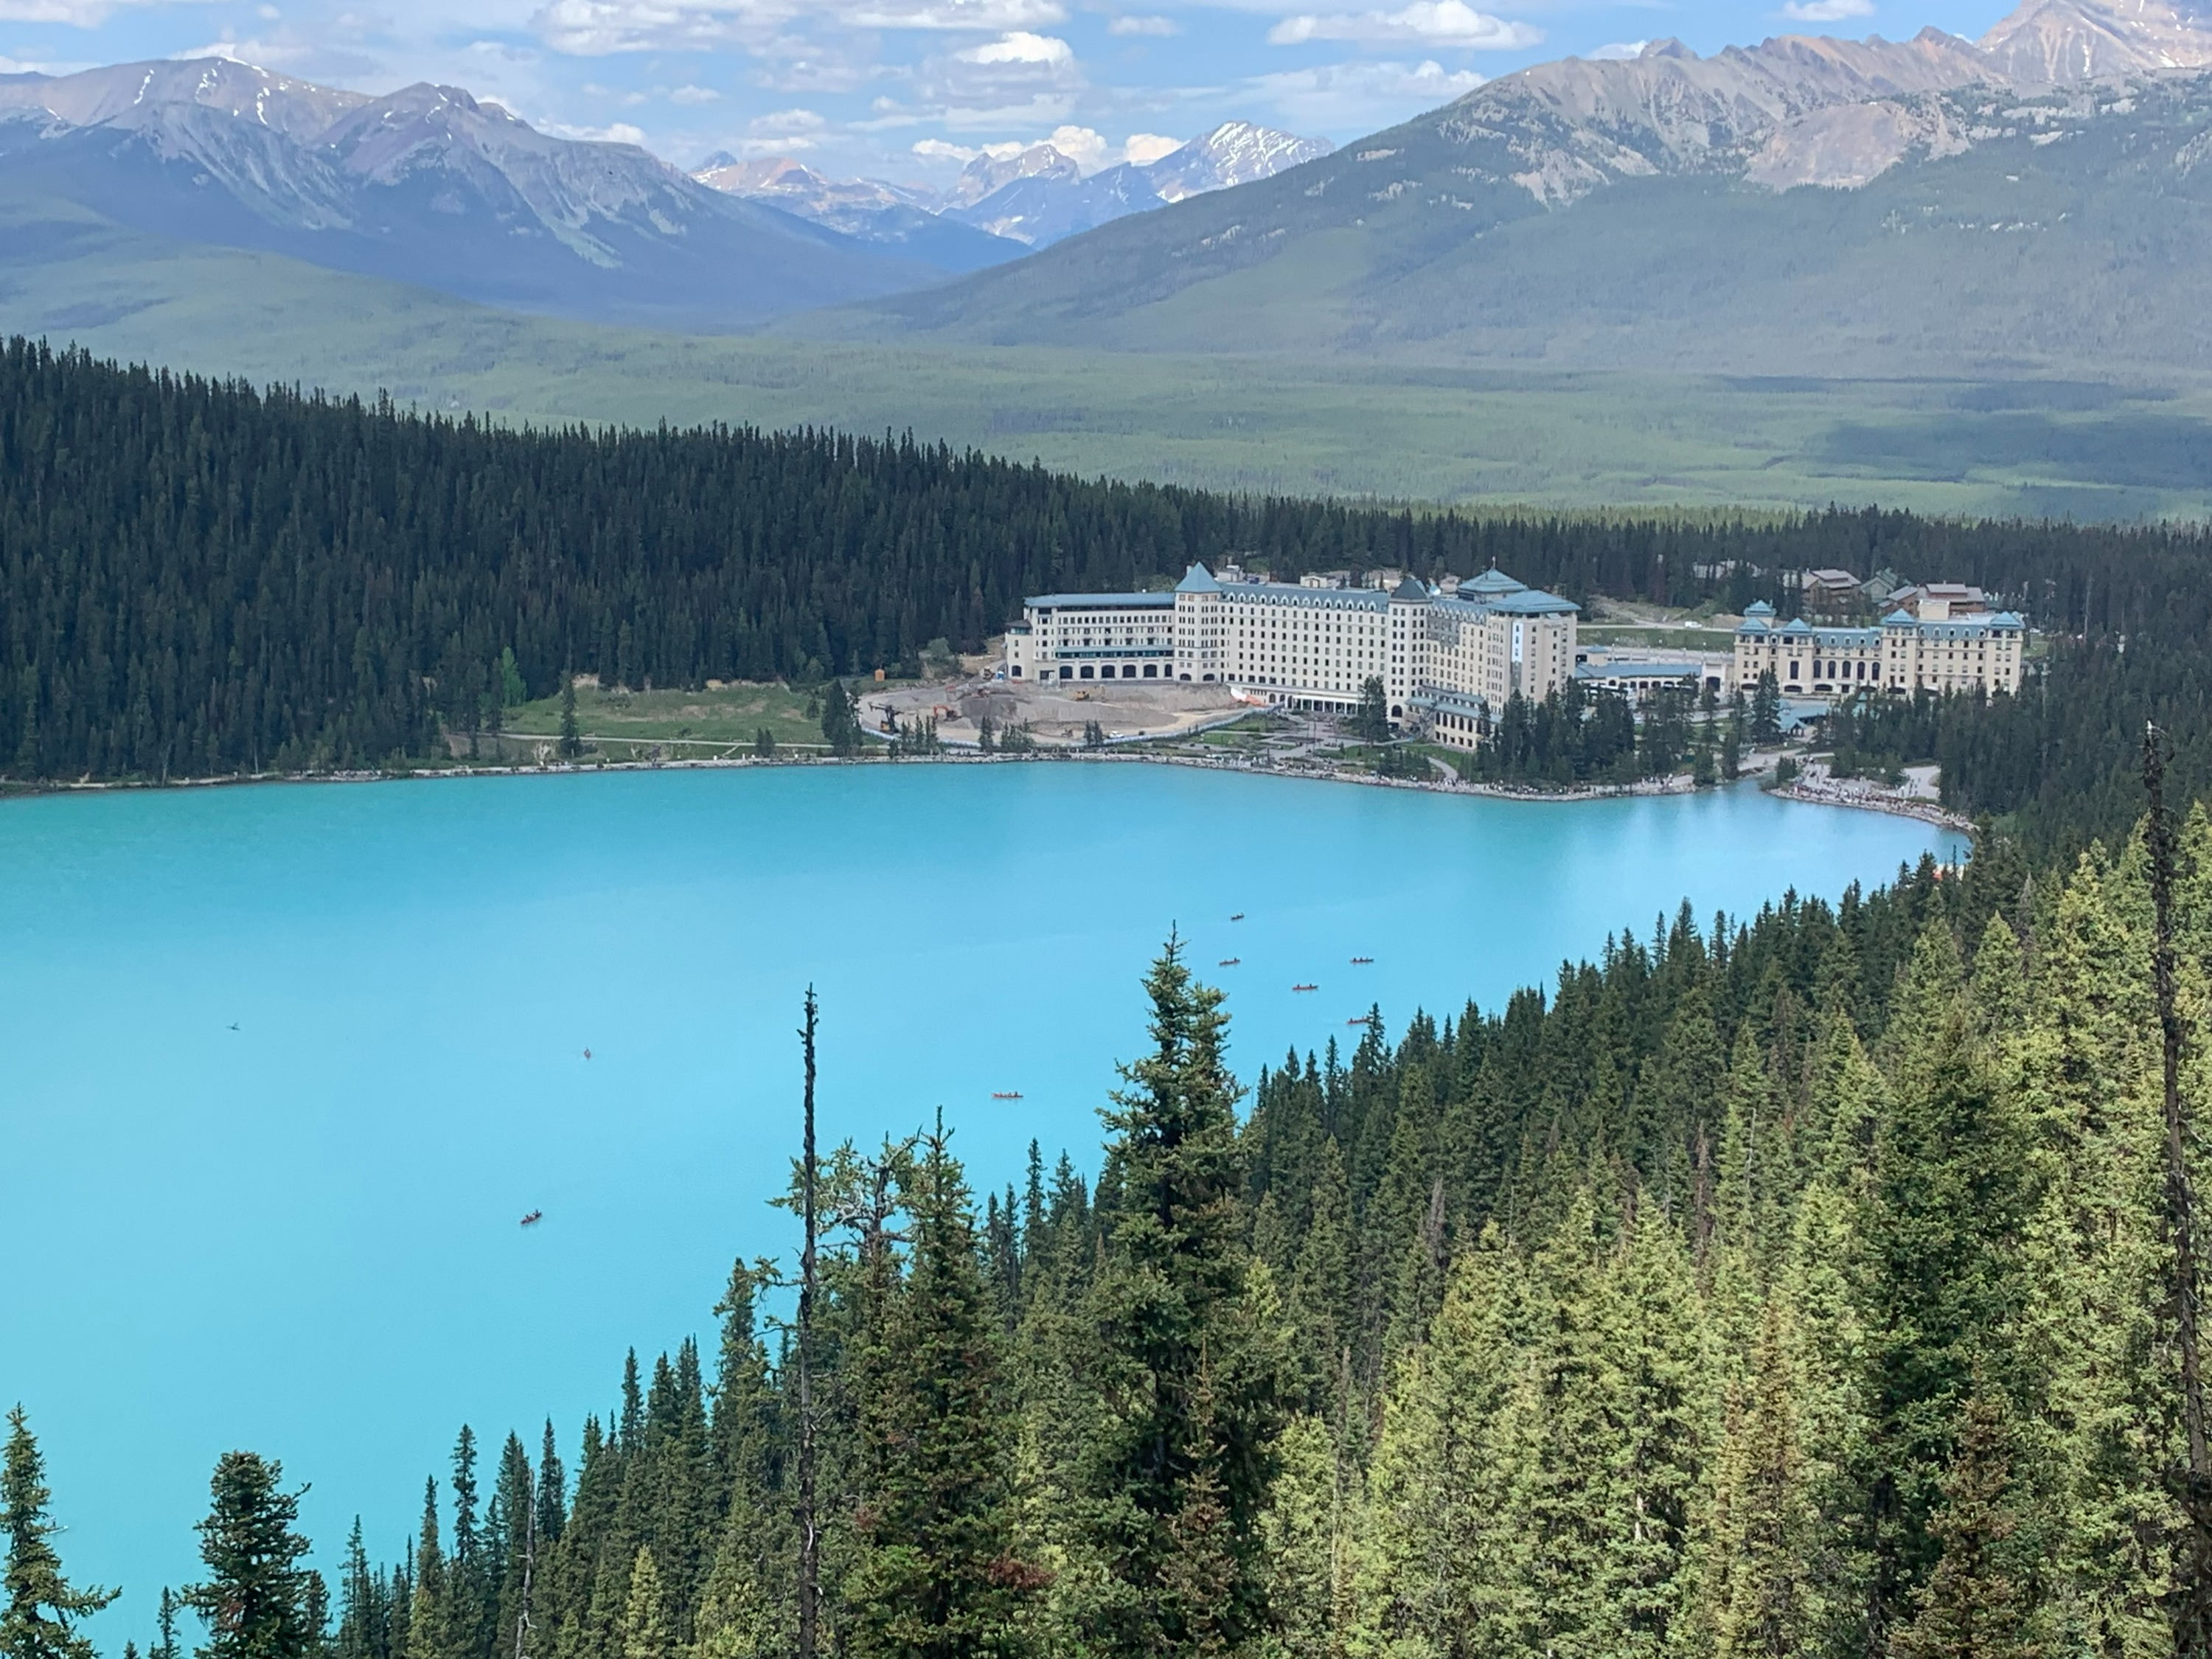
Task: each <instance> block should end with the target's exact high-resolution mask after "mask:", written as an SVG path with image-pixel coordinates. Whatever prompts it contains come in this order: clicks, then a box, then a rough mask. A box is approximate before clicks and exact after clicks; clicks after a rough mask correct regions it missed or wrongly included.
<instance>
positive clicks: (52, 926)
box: [0, 764, 1957, 1652]
mask: <svg viewBox="0 0 2212 1659" xmlns="http://www.w3.org/2000/svg"><path fill="white" fill-rule="evenodd" d="M1931 849H1932V850H1935V851H1936V852H1937V853H1938V854H1939V855H1941V856H1947V857H1948V856H1951V855H1953V854H1954V853H1955V852H1956V850H1957V843H1956V841H1955V838H1954V837H1952V836H1949V835H1948V834H1945V833H1943V832H1942V831H1939V830H1936V829H1932V828H1930V827H1929V826H1928V825H1925V824H1922V823H1915V822H1912V821H1910V820H1906V819H1901V818H1893V817H1881V816H1878V815H1875V814H1873V813H1864V812H1854V811H1841V810H1836V809H1831V808H1823V807H1815V806H1806V805H1794V804H1791V803H1787V802H1782V801H1777V800H1773V799H1769V798H1767V797H1765V796H1764V795H1761V794H1759V793H1757V792H1756V791H1754V790H1752V789H1749V788H1738V789H1734V790H1730V791H1727V792H1723V793H1709V794H1706V795H1704V796H1701V797H1696V798H1679V797H1678V798H1668V799H1633V800H1617V801H1601V802H1577V803H1570V804H1533V803H1522V802H1510V801H1498V800H1486V799H1466V798H1452V797H1446V796H1441V795H1435V794H1426V793H1413V792H1404V791H1395V790H1383V789H1373V788H1357V787H1346V786H1332V785H1327V784H1322V783H1317V782H1305V781H1290V780H1281V779H1272V778H1265V777H1248V776H1241V775H1233V774H1227V773H1217V772H1206V771H1200V770H1190V769H1175V768H1167V767H1155V766H1142V765H1080V764H1035V765H1027V766H999V767H990V768H979V767H956V766H913V767H906V768H895V767H887V766H873V767H867V768H826V767H825V768H811V769H808V768H798V769H763V770H757V771H721V772H706V771H702V772H645V773H629V774H618V775H599V776H544V777H520V778H512V779H483V780H471V781H435V782H412V783H386V784H373V785H321V786H277V787H256V788H241V789H211V790H192V791H172V792H166V793H152V792H148V793H117V794H112V795H102V796H90V795H85V796H70V797H49V798H43V799H27V800H21V801H16V802H12V803H9V804H7V805H4V806H0V1011H4V1012H0V1042H4V1047H5V1062H4V1066H5V1069H4V1072H0V1180H4V1182H5V1188H4V1190H5V1192H6V1194H7V1200H6V1202H7V1215H8V1234H9V1245H8V1252H7V1257H6V1265H5V1267H4V1270H0V1333H4V1335H0V1345H4V1346H0V1401H9V1402H12V1401H16V1400H19V1399H20V1400H21V1401H22V1402H23V1404H24V1405H25V1407H27V1410H28V1411H29V1413H30V1417H31V1421H32V1425H33V1428H34V1430H35V1431H37V1432H38V1433H39V1434H40V1437H41V1440H42V1442H43V1443H44V1446H45V1448H46V1454H47V1459H48V1472H49V1475H50V1477H51V1480H52V1485H53V1486H54V1489H55V1498H56V1506H57V1511H58V1518H59V1519H60V1520H62V1521H63V1522H64V1523H65V1524H66V1525H67V1527H68V1528H69V1530H68V1531H67V1533H66V1534H64V1538H63V1539H62V1547H63V1551H64V1560H65V1562H66V1563H67V1564H68V1565H69V1567H70V1570H71V1571H73V1573H74V1574H75V1575H76V1576H77V1577H79V1578H81V1579H82V1578H90V1579H94V1580H97V1581H104V1582H106V1583H120V1584H121V1585H122V1586H123V1587H124V1589H125V1600H124V1601H123V1602H122V1603H120V1604H119V1605H118V1608H117V1609H116V1610H115V1611H113V1612H111V1613H107V1614H105V1615H103V1616H102V1617H101V1619H100V1621H99V1622H98V1624H97V1626H95V1627H94V1633H95V1634H96V1635H97V1636H98V1637H99V1638H100V1640H101V1642H102V1644H103V1646H104V1647H105V1648H106V1649H107V1650H109V1651H110V1652H112V1651H114V1650H119V1648H120V1646H121V1644H122V1640H123V1638H124V1637H125V1636H126V1635H130V1636H134V1637H136V1638H138V1639H139V1640H140V1641H141V1642H142V1643H143V1641H144V1639H145V1638H147V1636H148V1635H149V1633H150V1632H151V1629H152V1620H153V1613H152V1602H153V1601H154V1600H155V1596H156V1595H157V1594H158V1591H159V1589H160V1587H161V1585H162V1584H163V1583H172V1584H180V1583H185V1582H187V1581H188V1580H190V1579H191V1578H192V1577H195V1576H197V1565H198V1563H197V1555H196V1539H195V1536H194V1534H193V1533H192V1530H191V1523H192V1522H194V1521H195V1520H197V1518H198V1517H199V1516H201V1515H202V1514H204V1512H205V1507H206V1481H207V1476H208V1473H209V1471H210V1468H212V1466H213V1464H214V1462H215V1459H216V1455H218V1454H219V1453H220V1452H222V1451H223V1450H226V1449H230V1448H233V1447H249V1448H252V1449H255V1450H258V1451H261V1452H264V1453H265V1454H268V1455H271V1456H275V1457H278V1458H281V1459H282V1460H283V1464H284V1468H285V1472H286V1474H287V1477H288V1479H289V1480H290V1481H292V1482H293V1483H295V1484H296V1483H300V1482H307V1483H311V1484H312V1488H313V1490H312V1491H311V1492H310V1493H309V1494H308V1496H307V1499H306V1501H305V1504H304V1505H303V1516H304V1520H305V1523H306V1526H307V1530H308V1532H309V1533H310V1534H311V1535H312V1536H313V1538H314V1539H315V1540H316V1541H317V1543H318V1545H319V1550H320V1555H321V1559H322V1560H323V1562H324V1564H325V1565H326V1566H327V1565H329V1563H330V1562H331V1559H332V1558H334V1557H335V1555H336V1554H337V1550H338V1549H339V1547H341V1545H342V1544H343V1538H344V1534H345V1529H346V1528H347V1526H348V1525H349V1523H350V1522H351V1520H352V1517H353V1516H355V1515H356V1513H358V1514H360V1515H361V1516H362V1517H363V1520H364V1522H365V1524H366V1526H367V1528H368V1537H369V1541H370V1546H371V1548H372V1550H373V1552H374V1553H376V1554H378V1555H379V1556H380V1557H381V1558H384V1559H396V1558H397V1557H398V1555H399V1554H400V1553H401V1552H403V1551H404V1549H406V1548H407V1547H408V1546H409V1542H410V1534H411V1529H412V1528H413V1525H414V1522H415V1519H416V1515H417V1513H418V1506H419V1504H420V1502H421V1495H422V1477H423V1475H424V1474H426V1473H428V1472H430V1471H433V1470H436V1471H439V1472H441V1474H442V1472H443V1470H444V1468H445V1466H446V1458H447V1452H448V1449H449V1448H450V1447H451V1445H452V1443H453V1435H454V1432H455V1431H456V1429H457V1428H458V1427H459V1425H460V1424H461V1422H462V1421H464V1420H467V1421H469V1422H471V1423H472V1424H473V1425H475V1426H476V1429H477V1434H478V1436H479V1438H480V1439H481V1440H483V1442H484V1443H485V1444H486V1449H487V1453H489V1452H490V1451H491V1450H492V1449H495V1447H496V1445H497V1443H498V1442H499V1441H500V1440H501V1439H502V1438H504V1437H505V1436H506V1434H507V1431H508V1430H509V1429H510V1428H514V1429H519V1430H520V1431H522V1432H523V1434H524V1437H525V1438H526V1440H528V1441H529V1442H530V1443H532V1444H533V1445H534V1444H535V1439H536V1435H537V1431H538V1426H539V1425H541V1424H542V1423H543V1422H544V1419H545V1418H546V1417H547V1416H548V1415H549V1414H550V1416H551V1417H552V1418H553V1419H554V1420H555V1422H556V1425H558V1428H559V1431H560V1435H561V1439H562V1445H563V1448H564V1451H565V1452H566V1453H567V1454H568V1455H570V1456H571V1457H572V1458H573V1454H574V1444H575V1437H576V1435H577V1432H578V1430H579V1427H580V1422H581V1419H582V1417H583V1414H584V1413H586V1412H587V1411H593V1410H596V1411H600V1412H602V1413H604V1412H605V1410H606V1409H607V1407H609V1406H610V1405H611V1403H612V1402H613V1401H614V1398H615V1394H616V1385H617V1379H618V1376H619V1370H620V1365H621V1361H622V1356H623V1350H624V1349H625V1348H626V1347H629V1346H632V1345H635V1346H636V1347H637V1348H638V1349H639V1350H640V1352H641V1354H642V1355H644V1356H645V1357H646V1358H647V1359H648V1360H649V1358H650V1357H651V1355H652V1354H653V1352H657V1351H659V1350H660V1349H662V1348H665V1347H668V1346H672V1345H673V1344H675V1343H676V1342H677V1341H678V1340H680V1339H681V1338H683V1337H684V1335H685V1334H690V1333H696V1334H701V1335H702V1336H705V1335H707V1334H709V1332H710V1329H711V1326H712V1322H713V1321H712V1316H711V1315H710V1313H709V1311H708V1310H710V1309H711V1307H712V1306H713V1304H714V1300H715V1298H716V1297H717V1295H718V1294H719V1292H720V1288H721V1285H722V1282H723V1279H724V1278H725V1276H726V1273H727V1269H728V1266H729V1263H730V1261H731V1259H732V1256H733V1255H737V1254H738V1253H741V1252H742V1253H744V1254H747V1255H751V1254H755V1253H759V1252H764V1251H774V1250H778V1249H784V1248H785V1247H786V1246H787V1243H788V1242H789V1239H790V1232H789V1230H788V1229H787V1227H786V1225H784V1218H783V1217H782V1215H781V1212H774V1211H770V1210H769V1209H768V1208H767V1207H766V1206H765V1204H764V1200H766V1198H767V1197H768V1196H769V1194H771V1193H772V1192H774V1191H775V1190H777V1189H779V1188H781V1186H782V1184H783V1182H784V1180H785V1178H786V1173H787V1170H788V1167H789V1165H788V1158H789V1157H790V1156H791V1154H792V1152H793V1151H794V1149H795V1146H796V1140H797V1126H798V1103H799V1057H798V1048H797V1043H796V1041H795V1039H794V1037H793V1028H794V1027H795V1025H796V1024H797V1022H798V1017H799V999H800V997H801V994H803V992H804V990H805V987H806V985H807V984H808V982H809V981H811V982H812V983H813V984H814V985H816V986H817V987H818V989H819V992H820V994H821V997H822V1002H823V1018H822V1045H823V1046H822V1066H821V1093H820V1103H821V1114H822V1122H823V1133H824V1135H825V1144H827V1143H834V1142H835V1141H836V1140H837V1139H841V1138H843V1137H846V1136H851V1137H854V1138H855V1139H859V1140H860V1141H861V1142H863V1143H864V1144H872V1143H873V1142H875V1141H876V1140H878V1139H879V1138H880V1137H881V1136H882V1135H884V1133H892V1132H898V1133H902V1132H905V1131H908V1130H911V1129H913V1128H915V1127H917V1126H919V1125H920V1124H921V1123H922V1122H923V1121H925V1120H927V1118H928V1116H929V1115H931V1114H932V1112H933V1110H934V1109H936V1108H938V1107H939V1106H942V1107H943V1108H944V1109H945V1115H946V1118H947V1121H949V1122H950V1123H951V1125H952V1126H953V1127H955V1129H956V1131H957V1139H956V1141H955V1146H956V1148H957V1150H958V1151H959V1152H961V1153H962V1154H963V1156H964V1157H965V1158H967V1159H968V1160H969V1165H970V1169H971V1171H972V1173H973V1175H974V1176H975V1180H976V1182H977V1184H978V1187H979V1189H980V1188H982V1187H985V1186H993V1185H998V1186H1003V1184H1004V1183H1005V1182H1007V1181H1008V1180H1011V1179H1015V1178H1017V1177H1018V1175H1019V1173H1020V1170H1021V1167H1022V1164H1023V1161H1024V1155H1025V1149H1026V1147H1027V1145H1028V1142H1029V1140H1030V1137H1031V1136H1033V1135H1034V1136H1036V1138H1038V1139H1040V1140H1041V1141H1042V1143H1043V1146H1044V1149H1045V1153H1046V1156H1047V1158H1048V1160H1049V1159H1050V1158H1052V1157H1053V1156H1054V1155H1055V1154H1056V1153H1057V1152H1059V1151H1060V1149H1062V1148H1063V1147H1065V1148H1066V1149H1068V1150H1069V1151H1070V1152H1072V1153H1073V1156H1074V1158H1075V1159H1076V1161H1077V1162H1078V1163H1079V1164H1080V1165H1082V1166H1083V1167H1084V1168H1085V1170H1089V1169H1091V1168H1094V1167H1095V1165H1096V1161H1097V1143H1098V1138H1099V1131H1098V1126H1097V1118H1096V1115H1095V1114H1096V1109H1097V1107H1098V1106H1099V1105H1100V1104H1101V1103H1103V1100H1104V1097H1105V1094H1106V1091H1107V1090H1108V1089H1109V1087H1110V1086H1112V1084H1113V1080H1114V1079H1113V1065H1114V1062H1115V1060H1117V1059H1119V1058H1124V1057H1127V1056H1128V1055H1130V1054H1133V1053H1134V1052H1136V1050H1137V1049H1138V1048H1139V1045H1140V1044H1141V1042H1142V1041H1143V1025H1142V1010H1141V1005H1140V998H1139V988H1138V979H1139V975H1140V974H1141V973H1142V971H1143V970H1144V968H1145V966H1146V962H1147V960H1148V959H1149V957H1151V956H1152V953H1153V952H1154V951H1156V950H1157V948H1158V945H1159V944H1160V942H1161V940H1162V939H1164V937H1165V935H1166V934H1167V932H1168V930H1169V928H1170V927H1171V926H1172V927H1180V928H1181V929H1182V933H1183V934H1184V936H1185V937H1186V938H1187V939H1188V940H1189V942H1190V946H1191V957H1192V959H1193V960H1194V962H1195V963H1197V964H1198V965H1199V966H1200V969H1202V971H1203V972H1204V974H1205V975H1206V976H1207V977H1209V978H1215V979H1217V980H1218V982H1220V983H1222V984H1224V985H1225V986H1226V987H1228V988H1229V989H1230V991H1231V999H1230V1003H1229V1006H1230V1008H1231V1012H1232V1013H1233V1014H1234V1016H1235V1019H1236V1024H1235V1029H1234V1036H1235V1049H1234V1057H1235V1060H1236V1061H1237V1068H1238V1071H1239V1073H1240V1074H1241V1075H1243V1076H1244V1077H1245V1078H1247V1079H1249V1078H1250V1077H1251V1076H1253V1075H1254V1074H1255V1073H1256V1072H1257V1070H1258V1069H1259V1067H1260V1066H1261V1064H1262V1063H1263V1062H1266V1063H1276V1062H1279V1060H1280V1058H1281V1056H1282V1055H1283V1054H1284V1052H1285V1049H1286V1048H1288V1047H1289V1046H1290V1045H1291V1044H1292V1043H1296V1044H1297V1045H1298V1046H1299V1047H1300V1048H1319V1047H1320V1046H1321V1045H1322V1044H1324V1043H1326V1042H1328V1039H1329V1038H1330V1037H1331V1036H1343V1035H1344V1033H1345V1032H1346V1029H1347V1028H1346V1021H1347V1019H1349V1018H1352V1017H1355V1016H1357V1015H1359V1014H1361V1013H1362V1012H1364V1011H1365V1010H1366V1008H1367V1007H1368V1006H1369V1004H1370V1002H1379V1003H1380V1004H1381V1006H1382V1007H1383V1012H1384V1013H1385V1014H1386V1016H1387V1017H1388V1018H1389V1020H1390V1023H1391V1025H1392V1028H1393V1030H1394V1031H1395V1030H1398V1029H1401V1027H1402V1025H1403V1023H1404V1021H1405V1019H1406V1018H1407V1016H1408V1015H1410V1014H1411V1013H1412V1012H1413V1011H1414V1009H1415V1008H1416V1007H1421V1006H1425V1007H1427V1008H1428V1009H1430V1010H1431V1011H1433V1012H1438V1013H1454V1012H1457V1011H1458V1010H1459V1009H1460V1007H1461V1006H1462V1004H1463V1003H1464V1002H1465V1000H1467V999H1468V997H1469V996H1473V997H1475V998H1476V999H1478V1000H1480V1001H1481V1002H1482V1003H1483V1004H1484V1005H1485V1006H1491V1005H1494V1004H1496V1003H1498V1002H1499V1001H1501V1000H1503V998H1504V995H1505V994H1507V993H1508V992H1509V991H1510V989H1512V987H1515V986H1516V985H1520V984H1523V983H1527V982H1529V981H1548V980H1549V979H1550V978H1551V977H1552V976H1553V974H1554V972H1555V970H1556V969H1557V967H1558V964H1559V962H1560V961H1561V959H1562V958H1564V957H1569V956H1575V957H1582V956H1589V955H1595V953H1596V952H1597V951H1599V950H1600V949H1601V946H1602V945H1603V942H1604V939H1605V937H1606V935H1607V933H1609V932H1616V931H1619V930H1620V929H1622V928H1632V929H1633V930H1634V931H1635V932H1636V933H1638V934H1639V935H1644V936H1648V935H1649V934H1650V931H1651V928H1652V927H1653V924H1654V921H1655V920H1656V917H1657V916H1658V915H1659V914H1660V913H1661V912H1662V911H1663V912H1667V913H1669V914H1671V913H1672V912H1673V911H1674V908H1675V907H1676V906H1677V905H1678V904H1679V903H1680V901H1681V900H1682V899H1683V898H1685V897H1687V898H1688V899H1690V900H1691V901H1692V903H1693V904H1694V905H1695V906H1696V908H1697V911H1698V914H1699V916H1700V917H1701V918H1705V919H1707V920H1709V919H1710V917H1711V914H1712V912H1713V911H1714V910H1715V909H1716V908H1727V909H1729V910H1731V911H1740V910H1746V909H1753V908H1756V907H1757V906H1758V905H1759V903H1761V902H1764V901H1765V900H1768V899H1770V898H1773V897H1776V896H1779V895H1780V894H1781V893H1782V892H1783V891H1784V890H1786V889H1789V888H1791V887H1795V888H1796V890H1798V891H1800V892H1801V893H1820V894H1823V895H1826V896H1834V895H1836V894H1838V893H1839V892H1840V891H1841V890H1843V888H1844V886H1845V885H1846V884H1849V883H1850V882H1851V881H1853V880H1858V881H1862V882H1864V883H1867V884H1876V883H1879V882H1881V881H1884V880H1886V879H1887V878H1889V877H1891V876H1892V875H1893V874H1894V873H1895V872H1896V870H1897V868H1898V866H1899V864H1900V863H1901V862H1905V861H1911V860H1917V859H1918V858H1919V856H1920V855H1921V854H1923V852H1925V851H1928V850H1931ZM1240 911H1241V912H1243V913H1244V915H1245V917H1246V920H1244V921H1241V922H1235V923H1232V922H1231V921H1230V920H1229V918H1230V916H1231V915H1232V914H1233V913H1236V912H1240ZM1231 956H1235V957H1241V958H1242V959H1243V960H1242V964H1241V965H1240V966H1238V967H1235V968H1229V969H1216V968H1215V966H1214V964H1215V963H1216V962H1217V960H1218V959H1219V958H1221V957H1231ZM1353 956H1369V957H1374V958H1375V962H1374V965H1373V966H1371V967H1353V966H1352V965H1350V963H1349V958H1350V957H1353ZM1306 981H1311V982H1314V983H1316V984H1317V985H1318V987H1319V989H1317V990H1316V991H1313V992H1310V993H1305V994H1297V993H1294V992H1293V991H1292V990H1291V986H1292V985H1293V984H1294V983H1301V982H1306ZM586 1048H589V1049H590V1051H591V1058H590V1059H589V1060H586V1058H585V1057H584V1051H585V1050H586ZM994 1091H1020V1093H1021V1095H1022V1098H1021V1099H1020V1100H1018V1101H994V1100H993V1099H992V1094H993V1092H994ZM536 1209H543V1210H544V1222H543V1223H542V1224H541V1225H537V1226H535V1227H532V1228H530V1229H527V1230H525V1229H523V1228H521V1227H520V1226H519V1225H517V1223H518V1219H519V1218H520V1216H522V1215H523V1214H524V1213H525V1212H528V1211H531V1210H536Z"/></svg>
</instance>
